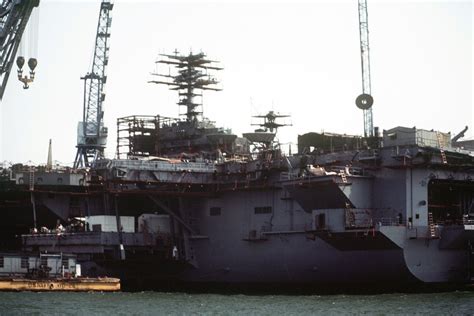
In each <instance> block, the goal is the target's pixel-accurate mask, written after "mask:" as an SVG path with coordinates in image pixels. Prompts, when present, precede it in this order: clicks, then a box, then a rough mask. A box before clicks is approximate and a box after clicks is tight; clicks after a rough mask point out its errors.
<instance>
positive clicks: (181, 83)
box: [149, 50, 223, 122]
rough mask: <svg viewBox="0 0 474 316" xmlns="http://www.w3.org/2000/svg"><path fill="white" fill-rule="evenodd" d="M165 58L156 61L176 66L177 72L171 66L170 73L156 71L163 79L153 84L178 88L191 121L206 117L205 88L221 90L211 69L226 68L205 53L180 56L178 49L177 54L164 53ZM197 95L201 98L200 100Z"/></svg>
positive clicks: (182, 103)
mask: <svg viewBox="0 0 474 316" xmlns="http://www.w3.org/2000/svg"><path fill="white" fill-rule="evenodd" d="M160 56H161V57H163V58H161V59H159V60H158V61H156V64H165V65H169V66H174V67H173V68H174V73H172V72H171V67H170V69H169V73H168V74H163V73H158V72H157V73H153V74H152V75H154V76H158V77H160V78H161V79H160V80H152V81H149V82H150V83H156V84H164V85H168V86H171V88H170V90H177V91H178V93H179V102H178V103H177V104H178V105H179V106H183V107H185V108H186V113H183V114H181V115H185V116H186V120H187V121H189V122H198V121H200V120H202V115H203V110H202V91H203V90H213V91H221V90H222V89H220V88H217V87H216V85H217V84H218V83H219V82H218V81H217V80H216V79H215V78H214V77H213V76H211V75H210V74H209V71H210V70H222V69H223V68H221V67H218V66H217V65H216V64H217V63H218V61H214V60H209V59H207V58H206V55H205V54H204V53H199V54H193V53H189V55H180V54H179V52H178V51H177V50H175V52H174V55H168V54H160ZM196 97H201V100H200V102H199V101H198V100H196Z"/></svg>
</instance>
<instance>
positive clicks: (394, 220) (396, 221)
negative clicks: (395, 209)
mask: <svg viewBox="0 0 474 316" xmlns="http://www.w3.org/2000/svg"><path fill="white" fill-rule="evenodd" d="M374 223H375V224H378V226H407V224H408V222H407V221H404V220H400V218H399V217H380V218H375V219H374Z"/></svg>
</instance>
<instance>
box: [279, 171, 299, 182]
mask: <svg viewBox="0 0 474 316" xmlns="http://www.w3.org/2000/svg"><path fill="white" fill-rule="evenodd" d="M297 178H298V173H297V172H286V171H284V172H280V181H287V180H294V179H297Z"/></svg>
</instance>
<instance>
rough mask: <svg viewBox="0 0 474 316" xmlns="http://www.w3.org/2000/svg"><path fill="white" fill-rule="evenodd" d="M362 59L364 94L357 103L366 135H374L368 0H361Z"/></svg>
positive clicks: (358, 98)
mask: <svg viewBox="0 0 474 316" xmlns="http://www.w3.org/2000/svg"><path fill="white" fill-rule="evenodd" d="M358 7H359V33H360V60H361V66H362V94H361V95H359V96H358V97H357V99H356V105H357V107H359V108H360V109H362V111H363V113H364V136H365V137H370V136H374V124H373V118H372V105H373V103H374V99H373V98H372V95H371V86H370V54H369V22H368V14H367V1H366V0H359V5H358Z"/></svg>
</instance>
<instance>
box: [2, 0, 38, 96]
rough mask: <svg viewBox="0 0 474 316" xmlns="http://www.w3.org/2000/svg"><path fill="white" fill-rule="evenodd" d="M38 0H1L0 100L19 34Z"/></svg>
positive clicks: (16, 47) (18, 41) (21, 33)
mask: <svg viewBox="0 0 474 316" xmlns="http://www.w3.org/2000/svg"><path fill="white" fill-rule="evenodd" d="M38 5H39V0H3V1H2V3H1V5H0V100H1V99H2V98H3V94H4V92H5V88H6V86H7V81H8V77H9V75H10V71H11V69H12V66H13V59H14V58H15V55H16V52H17V51H18V46H19V45H20V41H21V36H22V35H23V31H24V30H25V27H26V24H27V23H28V20H29V18H30V16H31V12H32V11H33V8H35V7H37V6H38Z"/></svg>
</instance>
